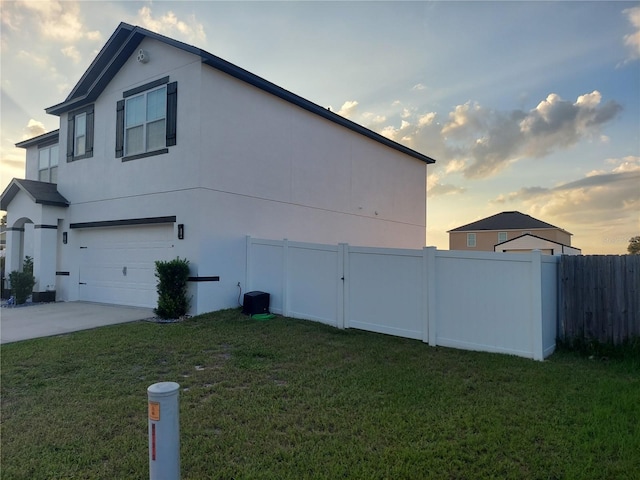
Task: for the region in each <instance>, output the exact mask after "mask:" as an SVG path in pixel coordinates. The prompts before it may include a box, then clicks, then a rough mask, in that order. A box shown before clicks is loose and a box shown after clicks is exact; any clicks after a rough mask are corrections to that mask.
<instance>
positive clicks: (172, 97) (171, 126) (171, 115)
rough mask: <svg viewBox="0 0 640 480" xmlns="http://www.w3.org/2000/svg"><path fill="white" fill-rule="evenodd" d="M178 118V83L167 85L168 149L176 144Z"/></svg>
mask: <svg viewBox="0 0 640 480" xmlns="http://www.w3.org/2000/svg"><path fill="white" fill-rule="evenodd" d="M177 118H178V82H171V83H169V84H167V147H172V146H173V145H175V144H176V140H177V138H176V130H177V128H176V127H177Z"/></svg>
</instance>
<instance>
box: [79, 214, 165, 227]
mask: <svg viewBox="0 0 640 480" xmlns="http://www.w3.org/2000/svg"><path fill="white" fill-rule="evenodd" d="M160 223H176V216H175V215H172V216H167V217H146V218H125V219H121V220H103V221H99V222H79V223H71V224H70V225H69V228H101V227H125V226H131V225H154V224H160Z"/></svg>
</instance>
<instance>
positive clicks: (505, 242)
mask: <svg viewBox="0 0 640 480" xmlns="http://www.w3.org/2000/svg"><path fill="white" fill-rule="evenodd" d="M525 237H529V238H535V239H536V240H540V241H541V242H545V243H554V244H556V245H560V246H561V247H568V248H573V249H574V250H580V249H579V248H578V247H572V246H571V245H566V244H564V243H560V242H556V241H555V240H549V239H548V238H542V237H539V236H538V235H534V234H532V233H524V234H522V235H518V236H517V237H514V238H512V239H510V240H505V241H504V242H500V243H496V244H495V245H494V247H499V246H501V245H502V246H503V247H504V246H506V245H507V244H508V243H517V241H518V240H521V239H523V238H525Z"/></svg>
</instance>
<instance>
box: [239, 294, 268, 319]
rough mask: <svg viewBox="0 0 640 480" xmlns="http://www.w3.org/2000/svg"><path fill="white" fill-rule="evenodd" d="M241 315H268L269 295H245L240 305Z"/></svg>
mask: <svg viewBox="0 0 640 480" xmlns="http://www.w3.org/2000/svg"><path fill="white" fill-rule="evenodd" d="M242 313H244V314H245V315H256V314H259V313H269V294H268V293H265V292H257V291H256V292H247V293H245V294H244V302H243V303H242Z"/></svg>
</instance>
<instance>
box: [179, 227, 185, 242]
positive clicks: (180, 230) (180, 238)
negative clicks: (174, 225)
mask: <svg viewBox="0 0 640 480" xmlns="http://www.w3.org/2000/svg"><path fill="white" fill-rule="evenodd" d="M178 240H184V223H179V224H178Z"/></svg>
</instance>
